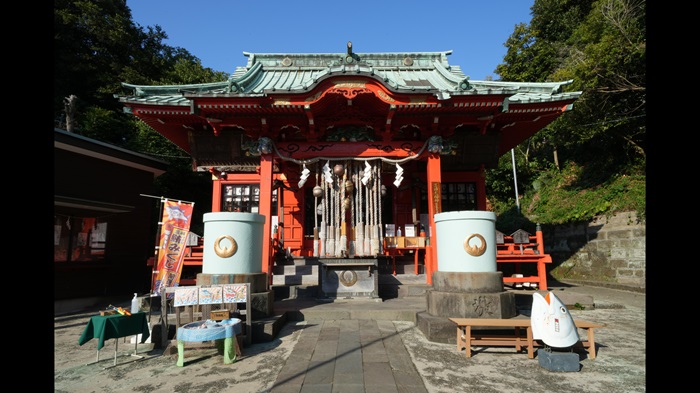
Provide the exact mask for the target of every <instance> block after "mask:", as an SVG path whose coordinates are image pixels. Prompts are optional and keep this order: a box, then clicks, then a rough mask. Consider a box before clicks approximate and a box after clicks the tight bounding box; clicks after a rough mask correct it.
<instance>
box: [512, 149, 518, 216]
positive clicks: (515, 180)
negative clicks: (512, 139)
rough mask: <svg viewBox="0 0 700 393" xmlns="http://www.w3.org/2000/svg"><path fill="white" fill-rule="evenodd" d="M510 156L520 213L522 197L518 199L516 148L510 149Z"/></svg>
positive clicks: (516, 203) (516, 202)
mask: <svg viewBox="0 0 700 393" xmlns="http://www.w3.org/2000/svg"><path fill="white" fill-rule="evenodd" d="M510 158H511V160H512V161H513V184H514V185H515V205H516V206H517V207H518V213H520V199H518V174H517V172H516V171H515V149H510Z"/></svg>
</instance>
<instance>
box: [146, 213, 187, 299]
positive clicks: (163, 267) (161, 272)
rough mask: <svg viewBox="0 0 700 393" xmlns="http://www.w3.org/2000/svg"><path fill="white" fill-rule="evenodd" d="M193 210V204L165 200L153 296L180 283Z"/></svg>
mask: <svg viewBox="0 0 700 393" xmlns="http://www.w3.org/2000/svg"><path fill="white" fill-rule="evenodd" d="M193 208H194V203H185V202H180V201H170V200H165V202H164V204H163V219H162V221H163V223H162V226H161V230H160V239H159V242H158V261H157V264H156V269H157V270H156V272H155V273H156V276H155V280H154V281H153V293H154V294H160V291H161V290H163V288H167V287H175V286H178V284H179V283H180V275H181V274H182V260H183V258H184V257H185V248H186V246H187V237H188V235H189V233H190V220H191V218H192V210H193Z"/></svg>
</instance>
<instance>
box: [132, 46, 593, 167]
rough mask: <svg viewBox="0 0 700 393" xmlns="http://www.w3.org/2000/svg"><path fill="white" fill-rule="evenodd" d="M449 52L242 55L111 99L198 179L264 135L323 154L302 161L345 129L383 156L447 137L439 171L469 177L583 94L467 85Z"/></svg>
mask: <svg viewBox="0 0 700 393" xmlns="http://www.w3.org/2000/svg"><path fill="white" fill-rule="evenodd" d="M451 53H452V51H442V52H401V53H391V52H387V53H355V52H354V51H353V50H352V44H351V43H348V46H347V51H346V53H302V54H294V53H247V52H246V53H244V55H245V56H246V57H247V58H248V62H247V64H246V65H245V66H240V67H237V68H236V69H235V71H234V72H233V73H232V74H231V75H230V77H229V78H228V79H227V80H224V81H220V82H214V83H199V84H185V85H165V86H154V85H134V84H129V83H122V85H123V86H124V87H125V88H128V89H131V91H132V92H133V94H132V95H128V96H120V97H118V98H119V100H120V102H122V103H123V104H124V107H125V108H124V110H125V112H127V113H132V114H134V115H135V116H137V117H139V118H140V119H141V120H143V121H144V122H145V123H146V124H148V125H149V126H150V127H152V128H153V129H154V130H156V131H157V132H159V133H160V134H162V135H163V136H165V137H166V138H168V139H169V140H170V141H172V142H173V143H175V144H176V145H177V146H179V147H180V148H182V149H183V150H184V151H186V152H188V153H189V154H190V155H191V156H192V157H193V159H194V162H193V167H196V168H197V170H206V169H207V168H209V167H216V168H219V167H221V168H225V167H230V168H234V167H238V166H240V165H239V164H240V163H241V162H243V161H244V160H247V159H250V157H248V153H249V152H248V151H244V149H243V148H242V147H243V145H246V146H247V144H248V143H250V142H254V141H255V140H256V139H258V138H261V137H263V136H264V137H267V138H271V140H272V141H273V143H274V144H275V146H277V147H280V148H282V149H287V150H288V151H292V150H294V153H288V155H289V156H288V157H287V156H285V157H284V159H290V160H292V159H294V160H302V159H306V158H304V157H302V156H303V155H304V154H306V155H309V154H311V153H310V152H312V151H315V150H316V149H319V148H321V147H320V146H315V145H314V146H305V147H304V149H305V152H306V153H302V152H301V151H300V150H298V148H299V146H300V145H298V143H310V144H317V143H320V142H334V141H346V140H347V141H350V142H353V141H358V140H360V139H358V138H355V137H353V136H352V135H350V136H349V137H348V138H344V137H343V136H345V134H346V133H352V132H353V130H359V131H361V132H363V133H364V134H363V135H362V137H363V138H364V139H366V140H369V141H381V142H382V143H383V144H384V145H382V146H383V147H382V151H384V152H386V153H383V154H388V155H391V154H395V153H396V152H399V151H402V150H405V148H403V147H401V145H400V144H401V143H404V142H407V143H411V144H412V145H419V144H420V143H422V142H423V141H426V140H427V139H428V138H431V137H440V138H443V140H447V139H449V141H448V142H447V143H449V144H450V146H452V147H453V148H450V149H443V150H442V153H441V154H442V155H443V156H446V155H447V154H446V151H450V153H449V154H451V157H443V164H444V165H443V167H450V165H449V163H450V162H454V163H455V165H454V166H453V167H454V168H463V169H466V168H469V169H474V168H478V167H479V166H481V165H485V166H486V167H487V168H493V167H495V166H496V165H497V163H498V158H499V157H500V156H501V155H503V154H504V153H505V152H507V151H508V150H510V149H512V148H513V147H515V146H516V145H518V144H520V143H522V142H523V141H524V140H525V139H527V138H528V137H530V136H532V135H534V134H535V133H536V132H537V131H539V130H540V129H542V128H543V127H545V126H546V125H547V124H549V123H550V122H552V121H553V120H555V119H556V118H557V117H558V116H560V115H561V114H562V113H564V112H566V111H568V110H570V109H572V107H573V106H572V105H573V102H574V101H576V100H577V99H578V98H579V96H580V95H581V92H580V91H577V92H566V91H564V90H565V87H566V86H567V85H570V84H571V83H572V81H571V80H568V81H561V82H503V81H485V80H470V79H469V78H467V77H466V76H465V74H464V73H463V72H462V70H461V68H460V67H459V66H455V65H450V64H449V62H448V61H447V57H448V56H449V55H450V54H451ZM285 143H293V144H295V145H294V146H291V145H285ZM392 143H393V144H392ZM443 145H446V144H445V143H443ZM224 146H226V147H225V148H224ZM290 149H291V150H290ZM325 149H326V151H329V148H325ZM457 151H459V154H457ZM280 158H282V157H280ZM253 162H254V161H250V162H249V163H248V166H250V165H252V163H253Z"/></svg>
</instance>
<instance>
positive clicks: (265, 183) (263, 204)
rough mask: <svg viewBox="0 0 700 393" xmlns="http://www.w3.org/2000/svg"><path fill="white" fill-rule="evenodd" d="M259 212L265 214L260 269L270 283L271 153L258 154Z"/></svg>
mask: <svg viewBox="0 0 700 393" xmlns="http://www.w3.org/2000/svg"><path fill="white" fill-rule="evenodd" d="M260 214H262V215H264V216H265V225H264V226H263V244H262V245H261V246H262V271H263V273H267V278H268V283H269V284H272V263H273V261H272V257H271V255H270V254H271V252H270V250H271V241H272V238H271V233H272V222H271V217H272V154H262V155H260Z"/></svg>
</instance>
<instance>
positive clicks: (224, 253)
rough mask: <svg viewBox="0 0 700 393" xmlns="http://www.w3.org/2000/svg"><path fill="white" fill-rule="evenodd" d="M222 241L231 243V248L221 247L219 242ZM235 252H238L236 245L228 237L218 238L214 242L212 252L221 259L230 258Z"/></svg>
mask: <svg viewBox="0 0 700 393" xmlns="http://www.w3.org/2000/svg"><path fill="white" fill-rule="evenodd" d="M224 239H226V240H228V241H230V242H231V248H228V247H221V241H222V240H224ZM236 251H238V244H237V243H236V241H235V240H234V239H233V238H232V237H231V236H229V235H225V236H219V238H218V239H216V240H215V241H214V252H215V253H216V255H218V256H220V257H221V258H230V257H232V256H233V254H235V253H236Z"/></svg>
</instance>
